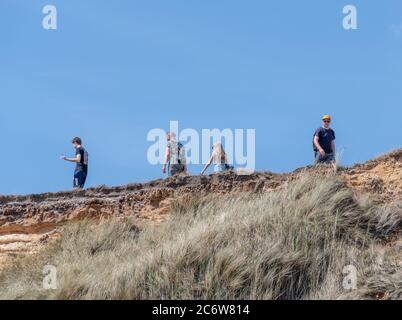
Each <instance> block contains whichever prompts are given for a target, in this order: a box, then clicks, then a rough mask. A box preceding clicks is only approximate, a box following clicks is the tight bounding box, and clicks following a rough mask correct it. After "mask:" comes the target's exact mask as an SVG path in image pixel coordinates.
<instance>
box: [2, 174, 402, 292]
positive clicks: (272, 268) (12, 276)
mask: <svg viewBox="0 0 402 320" xmlns="http://www.w3.org/2000/svg"><path fill="white" fill-rule="evenodd" d="M173 207H174V209H173V212H172V214H171V215H170V217H169V218H168V220H167V221H165V222H164V223H163V224H161V225H159V226H153V227H147V228H145V229H144V230H139V229H138V228H137V227H136V226H135V225H134V224H133V223H132V222H130V221H129V220H127V221H122V220H117V219H112V220H103V221H100V222H96V223H95V222H94V221H84V222H78V223H73V224H70V225H69V226H67V227H66V228H65V229H64V231H63V232H62V235H61V238H60V239H59V240H58V241H57V242H55V243H54V244H51V245H49V246H48V247H46V248H45V249H44V250H43V251H42V252H41V254H39V255H36V256H34V257H27V258H25V259H23V260H21V261H19V263H18V264H17V265H15V266H14V267H13V268H12V269H7V270H4V271H3V272H2V273H1V275H0V298H3V299H15V298H28V299H37V298H45V299H161V298H162V299H193V298H197V299H199V298H201V299H348V298H352V299H354V298H389V299H401V298H402V273H401V268H400V265H398V263H400V261H398V257H397V253H396V251H395V250H394V249H393V248H392V246H389V245H388V243H389V242H390V241H392V240H393V239H396V238H397V237H398V236H400V227H401V226H402V206H401V204H400V203H395V204H393V205H392V206H391V205H390V206H388V207H376V206H374V205H373V204H371V203H370V202H369V201H368V200H367V199H356V198H355V196H354V195H353V193H352V191H351V190H350V189H348V188H347V187H346V186H345V184H344V183H343V182H342V181H341V180H338V179H337V178H335V177H331V178H328V179H324V178H317V177H315V178H312V177H310V176H309V175H305V176H303V177H302V178H300V179H298V180H296V181H293V182H291V183H288V184H285V185H284V186H283V188H281V189H280V190H279V191H275V192H270V193H261V194H245V195H242V196H237V197H234V196H229V197H223V196H220V197H213V196H210V197H207V198H200V199H192V200H191V201H187V202H186V203H176V204H175V205H174V206H173ZM47 264H52V265H54V266H56V267H57V272H58V288H57V289H56V290H44V289H42V279H43V275H42V269H43V266H44V265H47ZM350 265H352V266H353V267H354V268H356V270H357V289H356V290H346V289H344V288H343V285H342V283H343V279H344V277H345V275H344V274H342V271H343V270H344V268H345V267H346V266H350Z"/></svg>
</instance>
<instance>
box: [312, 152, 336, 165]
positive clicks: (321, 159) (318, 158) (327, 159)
mask: <svg viewBox="0 0 402 320" xmlns="http://www.w3.org/2000/svg"><path fill="white" fill-rule="evenodd" d="M314 157H315V164H318V163H325V164H330V163H333V162H335V157H334V154H333V153H326V154H325V156H322V155H321V154H320V153H319V152H318V151H315V152H314Z"/></svg>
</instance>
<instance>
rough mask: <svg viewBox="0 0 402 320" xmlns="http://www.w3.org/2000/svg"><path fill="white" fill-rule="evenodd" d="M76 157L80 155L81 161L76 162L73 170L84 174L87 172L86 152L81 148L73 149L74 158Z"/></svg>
mask: <svg viewBox="0 0 402 320" xmlns="http://www.w3.org/2000/svg"><path fill="white" fill-rule="evenodd" d="M77 155H81V161H80V162H77V165H76V167H75V170H76V171H79V170H83V171H85V172H88V152H87V151H86V150H85V148H84V147H82V146H81V147H79V148H77V149H75V156H77Z"/></svg>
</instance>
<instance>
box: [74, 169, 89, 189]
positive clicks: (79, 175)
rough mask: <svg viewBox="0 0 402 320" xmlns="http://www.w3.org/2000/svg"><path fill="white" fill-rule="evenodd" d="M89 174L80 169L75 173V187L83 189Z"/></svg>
mask: <svg viewBox="0 0 402 320" xmlns="http://www.w3.org/2000/svg"><path fill="white" fill-rule="evenodd" d="M86 179H87V175H86V173H85V172H84V171H83V170H78V171H76V172H75V173H74V189H83V188H84V185H85V181H86Z"/></svg>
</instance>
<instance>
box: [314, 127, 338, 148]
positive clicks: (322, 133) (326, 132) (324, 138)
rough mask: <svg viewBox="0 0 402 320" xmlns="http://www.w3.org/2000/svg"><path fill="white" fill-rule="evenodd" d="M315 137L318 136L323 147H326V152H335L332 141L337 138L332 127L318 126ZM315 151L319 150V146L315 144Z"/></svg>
mask: <svg viewBox="0 0 402 320" xmlns="http://www.w3.org/2000/svg"><path fill="white" fill-rule="evenodd" d="M314 137H318V143H319V144H320V146H321V148H323V149H324V151H325V153H333V151H332V141H334V140H335V131H334V130H332V129H331V128H328V129H325V128H323V127H320V128H318V129H317V130H316V131H315V133H314ZM314 151H318V150H317V147H316V146H315V145H314Z"/></svg>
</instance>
